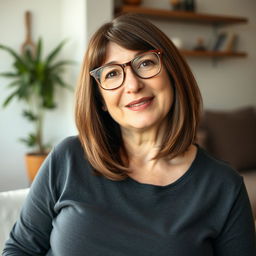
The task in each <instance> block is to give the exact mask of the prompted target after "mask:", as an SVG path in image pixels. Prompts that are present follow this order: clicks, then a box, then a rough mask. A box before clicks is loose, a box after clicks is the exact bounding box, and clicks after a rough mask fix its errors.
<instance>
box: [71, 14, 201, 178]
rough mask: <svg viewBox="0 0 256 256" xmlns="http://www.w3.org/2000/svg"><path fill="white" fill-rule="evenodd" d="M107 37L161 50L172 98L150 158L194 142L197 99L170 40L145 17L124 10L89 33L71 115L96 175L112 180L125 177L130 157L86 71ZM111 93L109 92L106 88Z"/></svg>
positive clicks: (95, 63)
mask: <svg viewBox="0 0 256 256" xmlns="http://www.w3.org/2000/svg"><path fill="white" fill-rule="evenodd" d="M109 42H114V43H117V44H118V45H120V46H122V47H124V48H126V49H129V50H138V51H139V50H145V51H147V50H152V49H161V50H162V52H163V58H162V59H163V65H164V67H165V69H166V70H167V72H168V74H169V77H170V79H171V85H172V86H173V91H174V102H173V105H172V107H171V109H170V111H169V113H168V119H169V123H168V128H167V129H166V134H165V136H164V138H163V141H162V145H161V147H160V150H159V152H158V154H157V155H156V156H155V159H160V158H162V157H165V158H169V159H172V158H174V157H176V156H178V155H180V154H183V153H184V152H185V151H186V150H187V149H188V147H189V146H190V145H191V144H193V143H194V142H195V137H196V131H197V128H198V123H199V118H200V114H201V108H202V106H201V105H202V100H201V94H200V91H199V88H198V86H197V83H196V81H195V78H194V76H193V74H192V72H191V70H190V68H189V66H188V64H187V63H186V61H185V60H184V59H183V57H182V56H181V54H180V52H179V51H178V50H177V49H176V47H175V46H174V44H173V43H172V42H171V40H170V39H169V38H168V37H167V36H166V35H165V34H164V33H163V32H162V31H161V30H159V29H158V28H157V27H156V26H155V25H153V24H152V23H150V22H149V21H147V20H146V19H144V18H142V17H140V16H138V15H134V14H126V15H121V16H119V17H117V18H115V19H114V20H113V21H112V22H109V23H106V24H104V25H103V26H101V27H100V28H99V29H98V30H97V31H96V33H95V34H94V35H93V36H92V38H91V40H90V42H89V45H88V48H87V51H86V53H85V57H84V61H83V65H82V70H81V74H80V80H79V83H78V86H77V90H76V105H75V118H76V125H77V128H78V133H79V139H80V141H81V144H82V147H83V149H84V151H85V155H86V158H87V159H88V161H89V162H90V163H91V165H92V166H93V168H94V171H95V173H96V174H100V175H104V176H105V177H107V178H109V179H112V180H123V179H125V178H126V177H127V176H128V172H129V170H128V166H129V159H128V158H127V154H126V150H125V146H124V144H123V140H122V136H121V132H120V127H119V125H118V124H117V123H116V122H115V121H114V120H113V119H112V118H111V116H110V115H109V114H108V112H106V111H103V100H102V98H101V94H100V91H99V88H98V84H97V83H96V81H95V80H94V79H93V77H91V76H90V74H89V72H90V71H91V70H93V69H95V68H97V67H99V66H101V65H102V64H103V62H104V59H105V56H106V47H107V45H108V43H109ZM110 93H111V92H110Z"/></svg>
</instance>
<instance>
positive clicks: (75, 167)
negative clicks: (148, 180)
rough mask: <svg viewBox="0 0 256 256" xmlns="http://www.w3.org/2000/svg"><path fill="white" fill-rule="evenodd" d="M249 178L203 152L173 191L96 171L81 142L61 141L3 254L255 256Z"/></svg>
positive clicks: (75, 139) (37, 180)
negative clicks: (103, 174)
mask: <svg viewBox="0 0 256 256" xmlns="http://www.w3.org/2000/svg"><path fill="white" fill-rule="evenodd" d="M255 247H256V246H255V230H254V223H253V217H252V211H251V208H250V204H249V200H248V196H247V192H246V189H245V186H244V183H243V179H242V177H241V176H240V175H239V174H238V173H237V172H236V171H234V170H233V169H231V168H230V167H229V166H227V165H226V164H224V163H223V162H220V161H217V160H216V159H214V158H212V157H210V156H209V155H208V154H207V153H206V152H205V151H204V150H203V149H201V148H198V151H197V155H196V158H195V160H194V161H193V163H192V165H191V166H190V168H189V169H188V170H187V172H186V173H185V174H184V175H183V176H182V177H180V178H179V179H178V180H177V181H175V182H173V183H171V184H169V185H167V186H156V185H149V184H142V183H139V182H136V181H135V180H133V179H131V178H127V179H126V180H124V181H111V180H109V179H106V178H105V177H103V176H96V175H93V174H92V167H91V165H90V164H89V163H88V161H87V160H86V159H85V157H84V152H83V149H82V147H81V144H80V142H79V140H78V138H77V137H70V138H67V139H65V140H64V141H63V142H62V143H60V144H59V145H58V146H57V147H56V148H55V149H54V150H53V151H52V152H51V154H50V155H49V156H48V158H47V160H46V161H45V162H44V164H43V166H42V167H41V169H40V171H39V173H38V175H37V177H36V179H35V181H34V182H33V184H32V187H31V189H30V192H29V195H28V197H27V199H26V202H25V204H24V206H23V208H22V211H21V215H20V218H19V220H18V221H17V223H16V224H15V226H14V227H13V230H12V232H11V234H10V239H9V240H8V241H7V243H6V246H5V249H4V253H3V255H4V256H7V255H12V256H15V255H17V256H22V255H33V256H35V255H48V256H50V255H51V256H52V255H54V256H78V255H85V256H150V255H152V256H213V255H214V256H255V255H256V249H255Z"/></svg>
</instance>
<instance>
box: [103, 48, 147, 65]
mask: <svg viewBox="0 0 256 256" xmlns="http://www.w3.org/2000/svg"><path fill="white" fill-rule="evenodd" d="M144 52H147V51H139V52H138V53H136V54H135V56H134V57H133V58H132V59H131V60H133V59H135V58H136V57H138V56H140V55H141V54H142V53H144ZM131 60H130V61H131ZM127 62H129V61H127ZM125 63H126V62H125ZM111 64H123V63H119V62H118V61H115V60H112V61H110V62H108V63H105V64H103V65H102V66H108V65H111Z"/></svg>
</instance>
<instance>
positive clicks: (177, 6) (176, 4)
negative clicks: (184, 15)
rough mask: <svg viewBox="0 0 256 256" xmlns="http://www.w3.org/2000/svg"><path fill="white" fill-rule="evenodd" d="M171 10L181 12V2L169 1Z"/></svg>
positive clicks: (180, 0)
mask: <svg viewBox="0 0 256 256" xmlns="http://www.w3.org/2000/svg"><path fill="white" fill-rule="evenodd" d="M170 3H171V6H172V8H173V10H175V11H180V10H183V3H182V0H170Z"/></svg>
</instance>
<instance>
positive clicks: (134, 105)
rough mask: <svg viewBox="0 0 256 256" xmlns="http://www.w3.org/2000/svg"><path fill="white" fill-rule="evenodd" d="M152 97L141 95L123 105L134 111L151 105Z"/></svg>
mask: <svg viewBox="0 0 256 256" xmlns="http://www.w3.org/2000/svg"><path fill="white" fill-rule="evenodd" d="M153 99H154V97H143V98H141V99H139V100H134V101H132V102H130V103H129V104H127V105H126V106H125V107H126V108H128V109H131V110H134V111H138V110H142V109H145V108H146V107H148V106H149V105H151V103H152V101H153Z"/></svg>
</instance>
